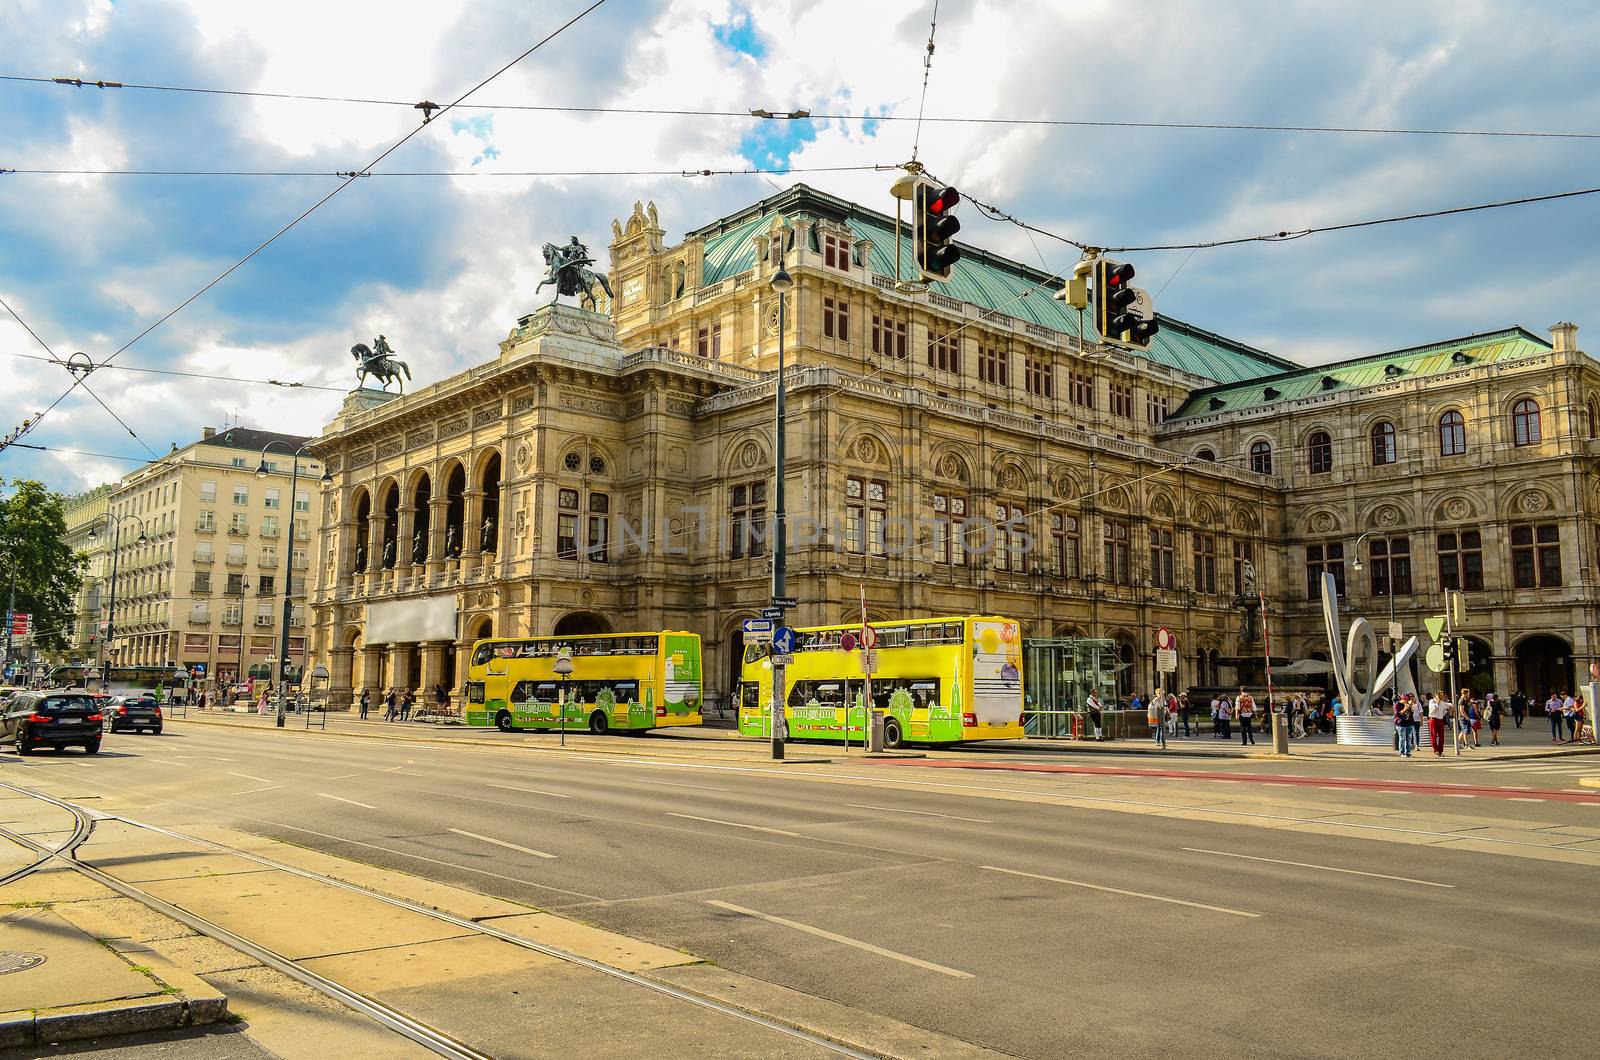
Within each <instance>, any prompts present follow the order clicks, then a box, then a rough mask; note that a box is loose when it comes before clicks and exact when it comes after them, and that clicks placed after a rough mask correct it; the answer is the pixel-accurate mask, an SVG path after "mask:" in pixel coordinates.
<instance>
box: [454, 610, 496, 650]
mask: <svg viewBox="0 0 1600 1060" xmlns="http://www.w3.org/2000/svg"><path fill="white" fill-rule="evenodd" d="M461 628H462V629H464V630H466V631H467V643H469V644H470V643H472V642H474V641H480V640H488V639H489V638H490V637H492V636H494V618H493V617H492V616H490V615H468V616H467V619H466V621H465V622H463V623H461Z"/></svg>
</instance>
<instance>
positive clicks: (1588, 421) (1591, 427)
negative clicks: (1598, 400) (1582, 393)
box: [1583, 401, 1595, 438]
mask: <svg viewBox="0 0 1600 1060" xmlns="http://www.w3.org/2000/svg"><path fill="white" fill-rule="evenodd" d="M1583 425H1584V429H1585V431H1586V432H1587V433H1586V435H1585V437H1588V438H1593V437H1594V436H1595V414H1594V402H1593V401H1585V402H1584V403H1583Z"/></svg>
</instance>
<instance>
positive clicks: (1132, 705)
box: [1128, 692, 1144, 713]
mask: <svg viewBox="0 0 1600 1060" xmlns="http://www.w3.org/2000/svg"><path fill="white" fill-rule="evenodd" d="M1128 709H1129V710H1131V711H1133V712H1134V713H1138V712H1139V711H1140V710H1142V709H1144V700H1143V699H1140V698H1139V693H1137V692H1135V693H1134V694H1133V695H1132V696H1130V697H1129V699H1128Z"/></svg>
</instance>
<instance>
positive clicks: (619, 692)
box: [611, 681, 639, 703]
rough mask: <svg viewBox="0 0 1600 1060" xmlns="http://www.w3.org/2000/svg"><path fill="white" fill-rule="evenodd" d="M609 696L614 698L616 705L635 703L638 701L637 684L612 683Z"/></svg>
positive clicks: (633, 682)
mask: <svg viewBox="0 0 1600 1060" xmlns="http://www.w3.org/2000/svg"><path fill="white" fill-rule="evenodd" d="M611 694H612V695H613V696H615V697H616V699H617V702H618V703H637V702H638V701H639V682H637V681H615V682H612V685H611Z"/></svg>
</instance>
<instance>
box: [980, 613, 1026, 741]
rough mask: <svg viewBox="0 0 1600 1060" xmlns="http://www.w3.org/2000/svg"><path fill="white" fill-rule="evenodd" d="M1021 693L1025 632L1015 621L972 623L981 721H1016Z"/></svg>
mask: <svg viewBox="0 0 1600 1060" xmlns="http://www.w3.org/2000/svg"><path fill="white" fill-rule="evenodd" d="M1021 696H1022V634H1021V631H1020V630H1019V629H1018V628H1017V624H1016V623H1015V622H1004V621H1000V622H995V621H986V620H980V621H975V622H973V623H972V710H973V713H975V714H977V716H978V722H979V724H982V725H1006V724H1014V723H1015V721H1016V717H1017V701H1018V699H1020V698H1021Z"/></svg>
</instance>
